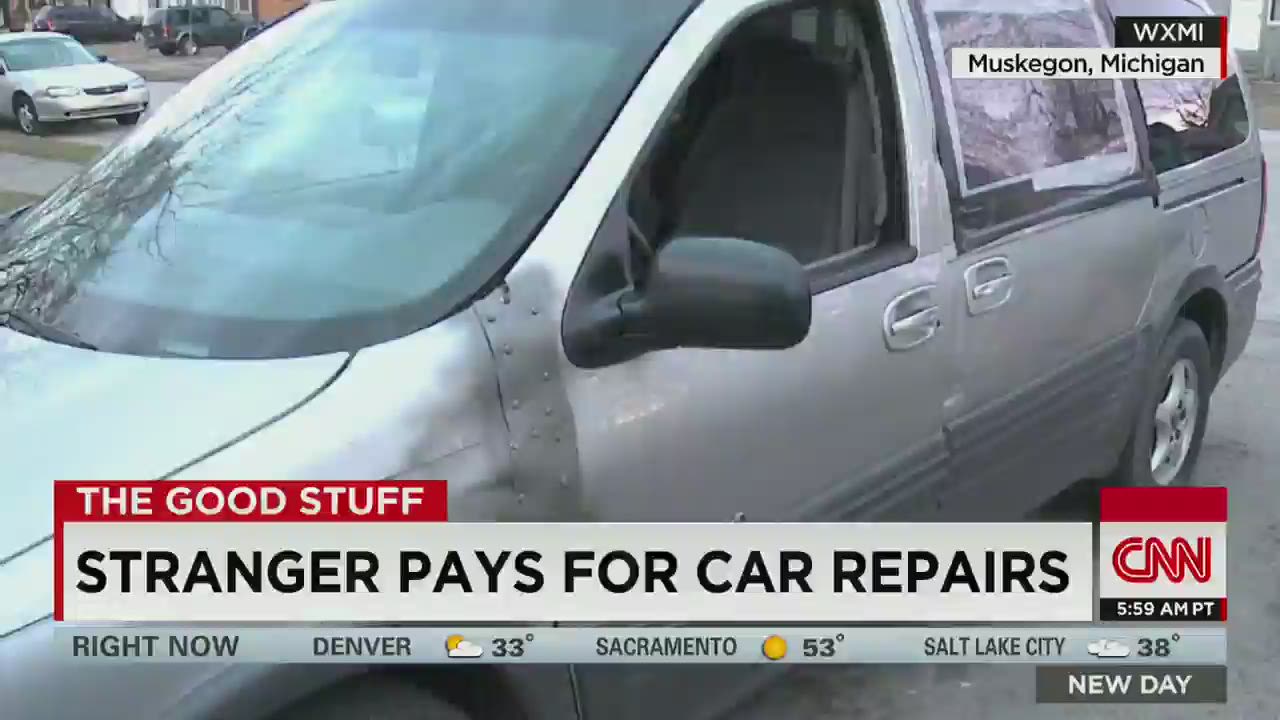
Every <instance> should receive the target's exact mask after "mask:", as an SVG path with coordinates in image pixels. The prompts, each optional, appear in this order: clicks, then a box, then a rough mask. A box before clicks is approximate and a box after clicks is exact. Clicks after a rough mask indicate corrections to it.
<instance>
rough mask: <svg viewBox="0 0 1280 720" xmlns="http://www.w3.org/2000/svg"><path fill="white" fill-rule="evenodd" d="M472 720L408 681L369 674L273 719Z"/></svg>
mask: <svg viewBox="0 0 1280 720" xmlns="http://www.w3.org/2000/svg"><path fill="white" fill-rule="evenodd" d="M374 718H376V719H377V720H471V719H470V717H469V716H468V715H467V714H466V713H464V712H462V711H461V710H459V709H458V708H456V707H454V706H452V705H450V704H448V703H446V702H444V701H443V700H441V699H440V698H438V697H436V696H435V695H432V694H431V693H430V692H428V691H427V690H424V689H422V688H419V687H416V686H414V685H410V684H408V683H406V682H402V681H399V680H393V679H391V678H385V677H380V676H377V675H365V676H362V677H358V678H355V679H353V680H348V681H346V682H343V683H339V684H338V685H334V686H333V687H330V688H326V689H324V690H322V691H320V692H318V693H316V694H315V695H312V696H310V697H307V698H303V699H302V700H301V701H300V702H298V703H295V704H294V705H292V706H290V707H288V708H285V710H283V711H282V712H280V713H278V714H277V715H275V716H274V717H273V718H272V720H373V719H374Z"/></svg>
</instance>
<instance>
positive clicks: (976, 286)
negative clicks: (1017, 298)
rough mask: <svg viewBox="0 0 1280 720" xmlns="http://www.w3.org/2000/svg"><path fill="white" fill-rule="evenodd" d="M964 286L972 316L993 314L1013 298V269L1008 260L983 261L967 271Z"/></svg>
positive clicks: (992, 259)
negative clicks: (992, 312)
mask: <svg viewBox="0 0 1280 720" xmlns="http://www.w3.org/2000/svg"><path fill="white" fill-rule="evenodd" d="M964 286H965V292H966V294H967V297H966V301H967V302H966V305H968V307H969V314H970V315H981V314H983V313H987V312H991V311H992V310H995V309H996V308H998V307H1000V306H1001V305H1004V304H1005V303H1007V302H1009V298H1010V297H1012V296H1013V268H1012V267H1010V266H1009V260H1008V259H1007V258H1003V257H995V258H989V259H987V260H983V261H982V262H979V263H975V264H973V265H971V266H969V267H968V268H967V269H965V271H964Z"/></svg>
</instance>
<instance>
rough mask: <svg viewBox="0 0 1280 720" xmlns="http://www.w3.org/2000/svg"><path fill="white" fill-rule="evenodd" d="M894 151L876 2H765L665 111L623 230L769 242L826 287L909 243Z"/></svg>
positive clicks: (651, 241) (646, 236)
mask: <svg viewBox="0 0 1280 720" xmlns="http://www.w3.org/2000/svg"><path fill="white" fill-rule="evenodd" d="M899 153H900V148H899V143H898V126H897V106H896V103H895V100H894V91H893V82H892V75H891V72H890V67H889V63H888V55H887V49H886V47H885V44H884V41H883V35H882V30H881V26H880V24H879V17H878V14H877V11H876V5H875V4H874V3H867V2H863V1H862V0H854V1H852V2H841V1H840V0H824V1H822V2H805V3H791V4H788V5H785V6H782V7H778V8H772V9H768V10H765V11H762V12H761V13H759V14H757V15H754V16H752V17H751V18H749V19H747V20H746V21H744V22H743V23H742V24H740V25H739V26H738V27H737V28H736V29H735V30H734V31H733V32H732V33H731V34H730V35H729V36H728V37H727V38H726V39H725V40H724V42H723V43H722V44H721V46H720V47H719V48H718V49H717V51H716V52H715V55H714V56H712V57H711V59H710V60H709V61H708V62H707V64H706V65H705V66H704V67H703V68H702V70H701V71H700V72H699V73H698V75H697V76H696V77H695V78H694V79H693V81H692V82H691V83H690V85H689V89H688V90H687V91H686V93H685V95H684V97H683V98H682V99H681V101H680V102H679V104H678V108H677V109H676V110H675V111H674V112H672V113H671V115H670V116H669V118H668V120H667V125H666V127H665V129H664V130H663V131H662V132H661V134H660V136H659V137H658V138H657V139H656V141H655V144H654V149H653V150H652V151H651V152H650V154H649V156H648V158H647V160H646V162H645V165H644V167H643V168H642V169H641V170H640V171H639V172H638V173H637V176H636V177H635V179H633V181H632V194H631V197H630V200H629V206H630V214H631V218H632V220H633V223H634V225H635V228H634V229H633V230H634V232H636V233H638V234H639V235H641V236H642V239H641V242H642V244H644V245H648V246H657V245H661V244H662V242H663V241H664V240H666V239H669V238H671V237H674V236H677V235H709V236H728V237H738V238H744V239H747V240H753V241H756V242H761V243H766V244H769V245H773V246H775V247H777V248H780V249H782V250H785V251H786V252H788V253H790V254H791V255H792V256H794V257H795V258H796V259H797V260H799V261H800V262H801V263H804V264H806V265H809V266H810V267H811V268H812V269H813V272H814V273H815V275H816V276H817V277H818V278H826V281H825V282H824V281H823V280H821V279H819V280H817V281H816V282H815V287H816V288H819V289H821V288H823V287H831V286H833V285H835V284H840V283H842V282H846V281H848V280H849V279H850V278H851V277H852V275H851V274H850V273H848V272H846V270H847V268H848V267H849V266H851V265H852V264H854V263H856V262H858V260H857V258H860V257H862V251H865V250H869V249H871V248H876V247H886V246H888V245H893V244H900V245H903V246H905V244H906V231H905V227H906V223H905V213H904V212H903V209H902V206H903V204H904V200H903V194H902V187H903V185H902V181H901V177H900V168H901V163H900V155H899ZM638 262H639V261H638Z"/></svg>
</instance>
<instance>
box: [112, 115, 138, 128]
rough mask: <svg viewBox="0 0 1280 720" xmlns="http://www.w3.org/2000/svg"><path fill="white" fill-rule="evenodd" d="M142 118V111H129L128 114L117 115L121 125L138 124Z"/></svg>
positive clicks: (117, 120)
mask: <svg viewBox="0 0 1280 720" xmlns="http://www.w3.org/2000/svg"><path fill="white" fill-rule="evenodd" d="M141 119H142V113H129V114H128V115H117V116H116V122H118V123H120V124H121V125H137V124H138V121H139V120H141Z"/></svg>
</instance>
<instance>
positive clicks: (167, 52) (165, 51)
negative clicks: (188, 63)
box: [160, 45, 178, 57]
mask: <svg viewBox="0 0 1280 720" xmlns="http://www.w3.org/2000/svg"><path fill="white" fill-rule="evenodd" d="M160 54H161V55H164V56H165V57H173V56H174V55H177V54H178V48H176V47H174V46H172V45H161V46H160Z"/></svg>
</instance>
